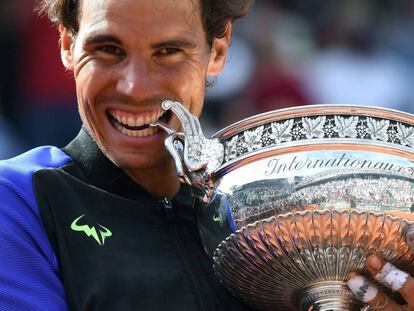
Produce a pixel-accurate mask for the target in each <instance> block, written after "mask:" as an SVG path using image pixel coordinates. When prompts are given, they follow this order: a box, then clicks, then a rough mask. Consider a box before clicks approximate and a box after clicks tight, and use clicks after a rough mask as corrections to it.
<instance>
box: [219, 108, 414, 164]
mask: <svg viewBox="0 0 414 311" xmlns="http://www.w3.org/2000/svg"><path fill="white" fill-rule="evenodd" d="M338 138H340V139H365V140H366V139H371V140H373V141H382V142H386V143H390V144H396V145H400V146H404V147H407V146H408V147H411V148H414V127H413V126H409V125H407V124H402V123H400V122H396V121H392V120H387V119H380V118H373V117H364V116H352V115H328V116H315V117H302V118H292V119H288V120H282V121H277V122H271V123H270V122H269V123H267V124H264V125H260V126H258V127H254V128H251V129H248V130H245V131H244V132H242V133H239V134H237V135H236V136H234V137H230V138H229V139H228V140H226V142H225V146H226V157H225V161H226V162H227V161H230V160H233V159H236V158H238V157H240V156H242V155H244V154H246V153H249V152H252V151H254V150H257V149H259V148H262V147H271V146H277V145H281V144H284V143H289V142H291V141H300V140H312V139H324V140H329V139H338Z"/></svg>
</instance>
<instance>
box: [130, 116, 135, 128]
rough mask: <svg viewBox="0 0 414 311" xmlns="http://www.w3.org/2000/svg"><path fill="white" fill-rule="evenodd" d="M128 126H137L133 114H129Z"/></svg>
mask: <svg viewBox="0 0 414 311" xmlns="http://www.w3.org/2000/svg"><path fill="white" fill-rule="evenodd" d="M128 126H135V119H134V117H133V116H132V115H129V116H128Z"/></svg>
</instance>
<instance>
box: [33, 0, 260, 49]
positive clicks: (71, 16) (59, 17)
mask: <svg viewBox="0 0 414 311" xmlns="http://www.w3.org/2000/svg"><path fill="white" fill-rule="evenodd" d="M80 1H81V0H38V3H37V5H36V10H37V11H38V12H39V13H40V14H44V15H47V16H48V17H49V19H50V20H51V21H52V22H53V23H55V24H62V25H63V26H64V27H65V28H66V29H68V30H69V31H70V32H71V33H72V34H76V33H77V32H78V30H79V20H78V17H79V13H80V7H79V3H80ZM174 1H175V0H174ZM198 1H200V5H201V11H202V12H201V14H202V19H203V23H204V29H205V31H206V33H207V41H208V43H209V44H210V45H211V43H212V42H213V39H214V38H222V37H223V36H224V35H225V34H226V25H227V23H228V22H234V21H235V20H237V19H239V18H241V17H243V16H244V15H246V14H247V13H248V12H249V10H250V9H251V7H252V6H253V4H254V0H198Z"/></svg>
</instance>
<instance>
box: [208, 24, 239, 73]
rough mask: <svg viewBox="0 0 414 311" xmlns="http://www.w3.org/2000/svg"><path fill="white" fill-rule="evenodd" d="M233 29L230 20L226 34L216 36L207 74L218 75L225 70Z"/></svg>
mask: <svg viewBox="0 0 414 311" xmlns="http://www.w3.org/2000/svg"><path fill="white" fill-rule="evenodd" d="M232 29H233V25H232V23H231V22H228V23H227V27H226V34H225V36H224V37H222V38H214V40H213V44H212V47H211V54H210V62H209V64H208V68H207V76H210V77H212V76H217V75H218V74H220V73H221V72H222V71H223V69H224V66H225V64H226V60H227V52H228V49H229V46H230V41H231V33H232Z"/></svg>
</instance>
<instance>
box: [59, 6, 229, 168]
mask: <svg viewBox="0 0 414 311" xmlns="http://www.w3.org/2000/svg"><path fill="white" fill-rule="evenodd" d="M81 3H82V4H81V14H80V20H79V32H78V33H77V34H76V35H75V36H74V37H73V38H72V36H71V35H70V34H69V33H68V31H67V30H66V29H65V28H63V26H61V27H60V32H61V46H62V60H63V62H64V64H65V66H66V67H67V68H68V69H69V70H71V71H73V73H74V77H75V80H76V87H77V96H78V103H79V111H80V115H81V118H82V121H83V124H84V126H85V127H86V128H87V130H88V131H89V132H90V133H91V135H92V136H93V138H94V139H95V141H96V142H97V143H98V145H99V147H100V148H101V150H102V151H103V152H104V153H105V154H106V155H107V156H108V157H109V158H110V159H111V160H112V161H113V162H114V163H115V164H116V165H117V166H119V167H121V168H123V169H125V170H137V169H138V170H139V169H151V168H157V167H163V166H166V165H167V163H169V162H170V158H169V155H168V154H167V153H166V151H165V147H164V140H165V138H166V135H165V133H163V132H161V131H158V130H157V129H154V128H150V127H149V126H148V124H149V123H151V122H154V121H156V120H157V119H159V118H161V119H162V120H163V121H164V122H167V123H168V124H169V125H170V126H171V127H172V128H175V129H179V126H180V124H179V122H178V119H177V118H176V117H174V116H171V115H170V114H168V113H167V114H164V115H162V110H161V102H162V101H163V100H165V99H171V100H177V101H180V102H181V103H182V104H184V105H185V106H186V107H187V108H188V109H189V110H190V111H191V112H192V113H193V114H194V115H199V114H200V113H201V109H202V103H203V99H204V86H205V79H206V77H207V76H214V75H217V74H218V73H219V72H220V71H221V70H222V69H223V66H224V63H225V58H226V52H227V47H228V45H229V40H230V31H231V25H230V24H229V27H228V28H229V30H228V34H227V36H226V37H224V38H221V39H215V40H214V42H213V45H212V46H209V45H208V44H207V39H206V33H205V31H204V28H203V24H202V19H201V13H200V8H199V7H198V3H197V1H195V0H180V1H176V0H152V1H148V0H83V1H81Z"/></svg>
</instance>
